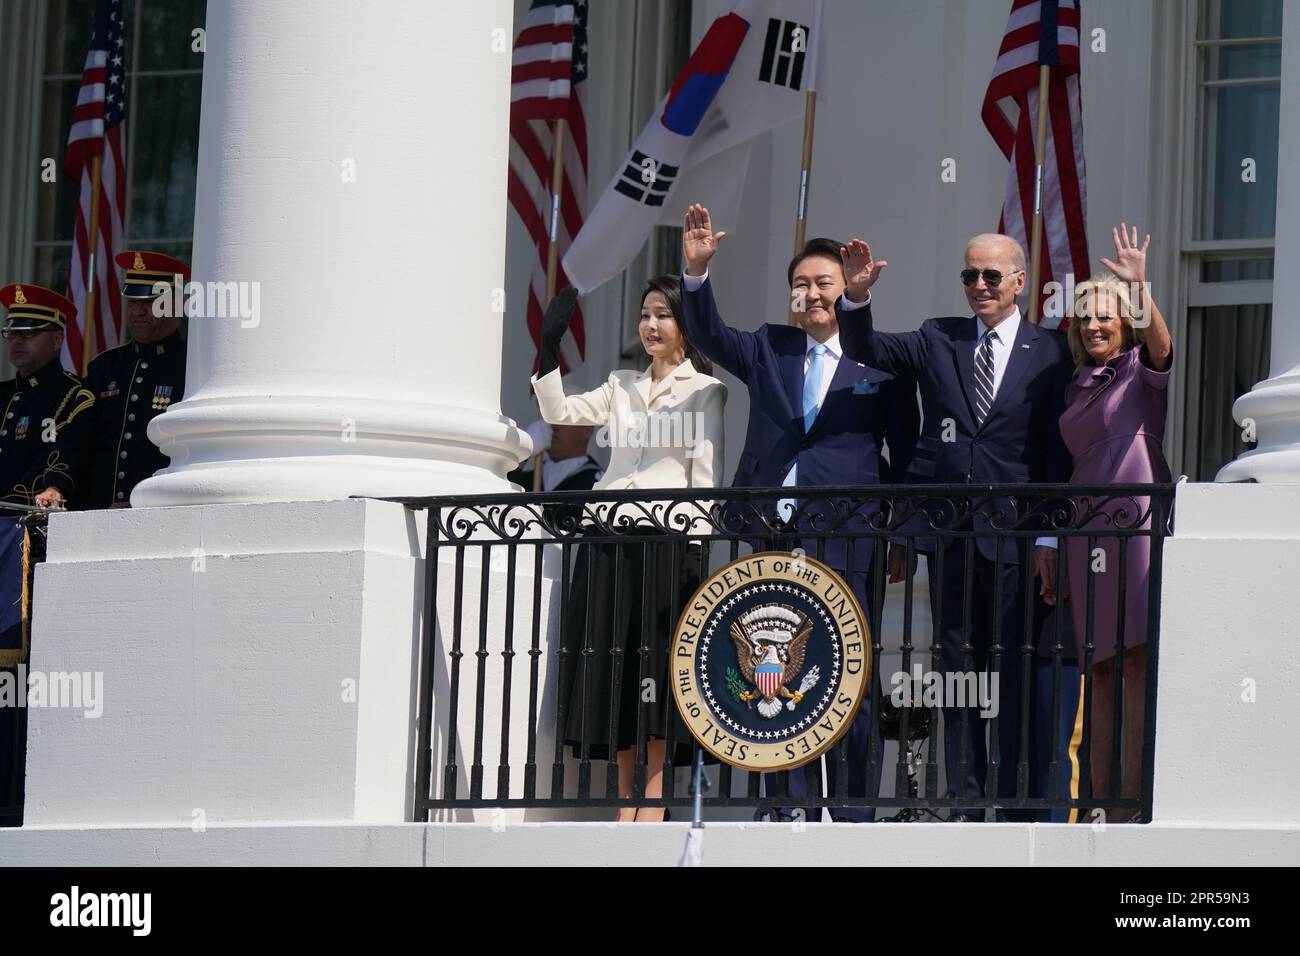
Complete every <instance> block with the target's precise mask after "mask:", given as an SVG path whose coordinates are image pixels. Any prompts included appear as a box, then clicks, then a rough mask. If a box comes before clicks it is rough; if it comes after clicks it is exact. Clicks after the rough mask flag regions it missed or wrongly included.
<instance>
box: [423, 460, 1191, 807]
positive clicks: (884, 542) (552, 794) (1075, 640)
mask: <svg viewBox="0 0 1300 956" xmlns="http://www.w3.org/2000/svg"><path fill="white" fill-rule="evenodd" d="M794 491H797V495H798V497H797V499H794V498H792V497H791V492H794ZM699 495H700V491H699V489H696V490H672V491H670V490H652V491H624V492H556V493H542V494H536V493H525V494H496V495H478V496H470V497H458V498H453V497H442V498H423V499H398V500H400V501H402V502H403V503H404V504H406V505H407V506H408V507H411V508H416V509H426V510H427V514H426V516H425V521H426V528H427V551H426V555H427V560H426V563H425V615H424V631H423V639H422V648H421V662H420V675H419V691H418V693H419V702H418V709H419V740H418V752H417V769H416V777H415V780H414V807H415V818H416V819H417V820H426V819H429V818H430V816H431V815H435V816H437V817H439V818H455V817H456V811H462V810H472V809H477V808H490V807H501V808H545V809H546V810H548V811H549V812H548V813H547V814H546V816H547V817H548V818H552V819H553V818H557V817H561V818H562V817H564V816H565V815H566V814H571V815H574V816H575V817H576V816H582V815H584V814H585V816H584V817H583V818H588V819H589V818H592V817H593V816H594V817H596V818H602V817H603V818H610V817H612V811H613V809H614V808H630V807H638V808H661V807H662V808H685V807H688V806H689V805H690V803H691V794H690V793H689V792H688V790H689V786H688V785H689V774H686V773H678V772H677V771H678V770H679V769H681V767H682V765H683V763H689V762H690V759H691V756H692V755H693V754H694V752H695V749H696V748H697V747H698V745H697V744H696V743H695V742H694V740H693V739H692V738H691V737H690V735H689V734H687V733H685V732H684V731H683V729H682V725H681V724H680V723H679V722H678V721H677V720H676V719H675V718H674V716H673V706H674V705H673V700H672V694H671V692H670V688H669V687H668V686H667V682H668V674H667V667H668V662H667V659H666V651H665V647H666V644H665V642H666V641H667V639H668V637H669V635H668V634H667V633H664V632H665V631H671V629H672V627H673V623H674V622H676V621H677V619H678V615H679V614H680V612H681V610H682V608H683V606H684V602H685V601H686V600H687V599H688V598H689V595H690V592H691V590H692V588H693V586H694V585H695V584H697V583H698V582H699V581H701V580H705V579H707V578H708V577H709V575H710V574H712V573H713V572H714V571H715V570H717V569H718V568H720V567H721V566H723V565H725V564H727V563H728V562H731V561H735V560H736V559H738V558H740V557H742V556H744V555H746V554H751V553H755V552H760V551H779V552H793V553H794V554H796V555H798V554H804V555H806V556H808V557H812V558H815V559H817V560H818V561H821V562H823V563H824V564H826V565H828V566H830V567H832V568H833V569H835V570H836V571H837V572H838V573H839V574H840V575H841V576H842V577H843V579H844V580H845V581H847V582H849V583H850V585H851V587H852V588H853V590H854V591H855V593H857V594H858V596H859V598H860V601H861V604H862V606H863V609H864V611H865V614H866V617H867V619H868V621H869V624H870V633H871V650H872V659H873V661H874V669H873V672H872V679H871V681H870V688H869V695H868V696H869V701H868V703H867V704H866V705H865V710H866V714H867V718H866V721H865V724H864V725H863V726H859V727H855V728H854V730H853V731H852V733H853V734H855V735H857V736H856V738H855V739H854V740H853V741H850V739H849V738H848V737H846V738H843V739H841V740H840V742H839V743H837V744H836V746H835V747H834V748H833V749H832V750H831V751H830V754H829V756H828V757H826V758H825V759H824V760H822V761H819V762H817V763H815V764H813V765H811V766H810V767H808V768H804V769H800V770H793V771H791V772H789V773H762V774H760V773H751V772H746V771H743V770H739V769H736V768H733V767H732V766H730V765H728V764H726V763H725V762H724V763H722V764H721V765H720V766H719V767H718V768H717V769H716V770H713V769H711V770H710V771H709V773H708V781H709V786H708V789H707V791H706V792H705V794H704V797H703V804H704V806H705V807H706V808H731V809H730V811H729V812H730V813H731V814H732V815H733V816H734V815H735V814H737V813H739V814H744V815H745V816H749V815H750V814H751V812H752V815H753V816H755V817H765V816H766V817H777V818H781V817H786V816H792V817H794V818H796V819H797V818H798V817H800V816H804V815H807V814H808V813H818V812H820V809H821V808H831V810H832V813H833V814H834V813H840V812H845V811H852V810H855V809H856V810H858V811H866V810H867V809H868V808H871V809H872V811H874V813H875V814H876V815H877V818H884V817H889V818H892V819H902V820H907V819H918V818H923V817H926V816H934V817H944V816H946V817H948V818H955V819H975V818H980V817H982V818H984V819H1022V820H1023V819H1040V820H1044V819H1054V820H1069V819H1095V818H1097V816H1098V815H1099V814H1101V813H1104V814H1106V815H1107V816H1108V817H1109V818H1110V819H1115V818H1120V819H1128V818H1130V817H1131V818H1134V819H1137V820H1141V819H1150V814H1151V795H1152V778H1153V765H1154V740H1155V731H1156V728H1155V713H1156V711H1155V700H1156V688H1157V670H1158V668H1157V664H1158V650H1159V624H1160V600H1159V597H1160V567H1161V552H1162V546H1163V541H1164V537H1165V535H1166V534H1167V532H1168V530H1169V526H1170V519H1171V507H1172V501H1173V487H1172V486H1171V485H1168V484H1161V485H1090V486H1082V485H1029V484H1016V485H1010V484H1008V485H888V486H870V487H851V486H846V487H818V488H798V489H794V488H759V489H737V488H731V489H716V490H712V489H710V490H709V491H708V497H707V498H706V499H703V500H697V496H699ZM1052 545H1055V549H1054V550H1052V549H1051V546H1052ZM1040 548H1044V549H1045V550H1042V551H1040V550H1039V549H1040ZM1053 554H1054V555H1055V556H1056V560H1055V561H1054V562H1053V561H1051V560H1050V556H1051V555H1053ZM891 559H892V561H893V562H894V564H895V566H896V567H895V570H898V569H899V567H900V566H901V569H902V571H903V573H902V575H901V578H902V580H900V581H897V582H895V583H890V582H889V581H888V578H889V576H890V574H891V568H890V565H891ZM1040 561H1041V562H1042V568H1043V569H1044V570H1045V571H1046V572H1047V574H1048V577H1049V579H1050V580H1049V581H1048V582H1047V585H1046V586H1045V584H1044V582H1043V580H1042V579H1041V577H1039V576H1037V575H1036V574H1035V573H1033V572H1032V571H1026V570H1023V569H1027V568H1032V567H1035V566H1036V564H1037V563H1038V562H1040ZM1017 568H1019V569H1021V570H1017ZM927 590H928V595H927V594H925V593H924V592H925V591H927ZM1044 592H1048V593H1044ZM1052 596H1054V598H1055V603H1054V604H1053V603H1049V598H1051V597H1052ZM1080 602H1082V605H1083V606H1082V607H1080ZM1117 635H1124V639H1123V640H1116V637H1117ZM632 683H634V687H632V688H629V684H632ZM981 688H983V689H985V690H987V691H988V692H987V693H982V692H981ZM963 690H965V691H968V692H970V693H972V694H974V695H975V701H974V702H972V700H971V699H970V698H969V697H967V698H966V699H965V700H961V699H960V692H961V691H963ZM954 693H956V694H957V697H956V698H954V696H953V695H954ZM1139 729H1140V735H1138V734H1136V733H1135V732H1136V731H1138V730H1139ZM863 738H865V739H863ZM945 738H946V741H945ZM620 750H622V751H623V752H624V753H625V754H628V755H629V756H625V757H624V761H625V763H624V766H623V767H622V768H621V769H620V766H619V764H618V762H617V760H616V759H611V758H612V757H614V756H615V755H616V753H617V752H618V751H620ZM981 751H982V753H981ZM828 762H829V764H833V766H830V765H828ZM799 775H802V780H800V779H798V778H799ZM657 777H661V783H660V782H657V781H656V778H657ZM832 778H833V782H832ZM1094 783H1097V784H1099V786H1097V787H1094Z"/></svg>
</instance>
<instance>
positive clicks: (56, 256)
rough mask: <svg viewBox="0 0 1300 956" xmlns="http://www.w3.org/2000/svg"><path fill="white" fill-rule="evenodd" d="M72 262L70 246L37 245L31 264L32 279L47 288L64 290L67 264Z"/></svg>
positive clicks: (66, 279) (66, 287) (66, 280)
mask: <svg viewBox="0 0 1300 956" xmlns="http://www.w3.org/2000/svg"><path fill="white" fill-rule="evenodd" d="M71 262H72V246H71V245H58V246H37V247H36V256H35V260H34V262H33V265H32V281H33V282H35V283H36V284H37V285H43V286H45V287H46V288H47V289H57V290H58V291H59V292H66V291H67V289H68V266H69V265H70V264H71Z"/></svg>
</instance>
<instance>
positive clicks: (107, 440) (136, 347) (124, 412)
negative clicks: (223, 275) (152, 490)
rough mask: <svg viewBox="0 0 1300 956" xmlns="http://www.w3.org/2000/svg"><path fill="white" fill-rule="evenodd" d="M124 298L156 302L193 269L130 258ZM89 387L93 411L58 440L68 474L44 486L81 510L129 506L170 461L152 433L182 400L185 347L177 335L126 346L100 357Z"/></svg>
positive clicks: (126, 256) (151, 256)
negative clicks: (162, 289) (160, 287)
mask: <svg viewBox="0 0 1300 956" xmlns="http://www.w3.org/2000/svg"><path fill="white" fill-rule="evenodd" d="M117 261H118V263H119V264H120V265H122V266H124V267H125V268H126V281H125V282H124V283H123V286H122V295H123V296H124V297H125V298H127V299H132V298H134V299H153V298H155V297H156V295H157V290H156V284H157V283H159V282H162V283H166V284H167V285H168V291H167V292H166V293H165V294H166V295H167V296H171V295H172V284H173V283H178V284H179V283H181V282H183V280H184V279H186V278H188V276H189V266H187V265H186V264H185V263H183V262H181V261H180V260H178V259H173V258H172V257H171V256H165V255H161V254H160V253H149V252H125V253H122V254H121V255H119V256H118V257H117ZM85 387H86V388H87V389H88V390H89V391H90V393H91V394H92V395H93V396H94V400H95V404H94V407H93V408H92V409H91V410H90V412H88V413H87V414H85V415H82V416H79V417H78V419H77V421H76V423H75V424H74V425H73V426H72V427H71V428H69V429H67V430H65V432H64V433H63V434H61V435H60V437H59V442H58V445H59V448H58V450H59V452H60V455H61V458H62V460H63V463H64V464H65V465H66V467H65V468H63V469H60V470H51V471H48V472H47V473H46V475H45V481H46V484H48V485H49V486H51V487H54V488H57V489H58V490H59V491H60V492H61V493H62V494H63V496H64V497H65V498H66V499H67V501H68V506H69V507H70V508H74V509H77V510H84V509H90V508H109V507H113V506H115V505H116V506H122V505H127V504H129V503H130V501H131V490H132V489H133V488H135V486H136V485H137V484H139V483H140V482H141V481H144V479H146V478H148V477H150V476H151V475H153V473H154V472H156V471H158V470H159V469H161V468H166V467H167V466H168V464H169V463H170V459H169V458H168V457H167V456H166V455H164V454H163V453H162V452H161V451H159V450H158V446H157V445H155V444H154V443H153V442H152V441H150V440H149V434H148V425H149V422H151V421H152V420H153V419H155V418H157V417H158V416H159V415H161V414H162V413H163V412H165V411H166V410H167V409H168V408H169V407H171V406H172V405H173V404H175V403H176V402H179V401H180V400H181V398H182V397H183V396H184V394H185V339H184V338H183V337H182V335H181V333H180V332H179V331H175V332H172V333H171V334H170V335H167V336H166V337H165V338H162V339H160V340H159V341H157V342H149V343H146V344H142V343H139V342H127V343H126V344H124V345H119V346H117V347H116V348H111V349H107V350H105V351H104V352H101V353H100V354H99V355H98V356H96V357H95V359H94V360H93V361H92V362H91V363H90V368H89V369H88V370H87V372H86V382H85Z"/></svg>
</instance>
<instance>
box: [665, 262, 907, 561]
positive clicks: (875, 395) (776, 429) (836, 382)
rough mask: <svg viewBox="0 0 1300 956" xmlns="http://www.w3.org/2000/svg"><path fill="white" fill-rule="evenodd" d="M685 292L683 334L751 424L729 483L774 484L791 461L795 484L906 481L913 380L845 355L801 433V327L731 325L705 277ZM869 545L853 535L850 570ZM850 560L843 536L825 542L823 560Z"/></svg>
mask: <svg viewBox="0 0 1300 956" xmlns="http://www.w3.org/2000/svg"><path fill="white" fill-rule="evenodd" d="M682 298H683V306H684V308H683V313H684V314H683V319H684V320H685V325H686V337H687V338H688V339H689V340H690V342H691V343H692V344H693V345H694V346H695V347H696V348H698V349H699V350H700V351H701V352H703V353H704V354H705V355H707V356H708V357H709V358H710V359H712V360H713V362H714V363H715V364H717V365H718V366H719V367H721V368H724V369H726V370H727V371H728V372H730V373H731V374H732V375H734V376H736V378H738V379H739V380H740V381H741V382H743V383H744V384H745V385H746V386H747V387H748V389H749V424H748V427H747V428H746V432H745V447H744V450H743V451H742V452H741V455H740V463H739V465H738V466H737V467H736V475H735V479H734V480H733V482H732V484H733V486H735V487H738V488H751V487H761V486H773V485H780V484H781V482H782V481H784V480H785V476H786V473H787V472H788V471H789V470H790V467H791V466H792V465H793V464H794V463H795V462H796V461H797V462H798V464H799V471H798V474H797V481H798V484H799V485H874V484H880V483H882V482H889V481H893V480H899V481H901V480H902V477H901V476H902V475H903V474H904V473H905V472H906V470H907V465H908V460H909V459H910V457H911V453H912V447H913V445H914V444H915V442H916V438H917V434H918V431H919V423H920V413H919V410H918V408H917V404H916V383H915V380H914V379H912V378H910V377H908V376H906V375H892V374H888V373H886V372H883V371H881V370H880V369H879V368H872V367H869V365H867V364H863V363H861V362H860V361H855V360H854V359H852V358H851V357H850V356H849V355H848V354H847V352H845V353H844V354H843V355H842V356H841V358H840V361H839V364H838V365H837V366H836V369H835V375H834V377H833V378H832V379H831V384H830V388H829V389H828V391H827V393H826V400H825V401H823V402H822V405H821V408H820V409H819V410H818V413H817V417H816V418H815V419H814V420H813V423H812V425H811V426H810V427H809V428H808V430H807V431H806V432H805V431H804V425H803V384H804V361H805V358H806V356H807V348H808V336H807V333H805V332H804V330H803V329H801V328H799V327H798V326H793V325H776V324H772V323H769V324H766V325H764V326H762V327H761V328H759V329H758V330H757V331H753V332H749V331H742V330H740V329H733V328H731V327H729V326H728V325H726V324H725V323H724V322H723V320H722V316H721V315H720V314H719V313H718V307H717V304H716V303H715V302H714V299H713V289H712V286H711V284H710V282H709V281H708V280H707V279H706V280H705V281H704V284H703V285H702V286H700V288H699V289H698V290H697V291H695V292H688V291H686V289H685V286H684V285H683V290H682ZM841 348H843V333H842V332H841ZM886 446H887V447H888V449H889V461H886V460H885V457H884V451H885V448H886ZM891 462H892V466H891ZM791 497H796V496H794V495H791ZM872 547H873V542H872V540H871V539H869V538H864V539H860V540H859V542H858V545H857V547H856V548H855V552H854V558H853V570H855V571H866V570H867V567H868V564H869V562H870V558H871V553H872ZM804 548H805V550H806V551H807V552H808V554H809V555H810V556H815V555H816V544H815V542H813V541H811V540H809V541H807V542H805V543H804ZM846 557H847V555H846V549H845V547H844V542H843V540H842V539H840V540H834V539H831V540H828V541H827V543H826V550H825V554H824V560H825V561H826V563H827V564H829V565H831V566H832V567H835V568H839V569H841V570H843V569H845V568H846V567H847V566H848V565H847V563H846Z"/></svg>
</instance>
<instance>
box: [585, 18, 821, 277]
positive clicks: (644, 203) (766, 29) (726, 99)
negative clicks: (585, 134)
mask: <svg viewBox="0 0 1300 956" xmlns="http://www.w3.org/2000/svg"><path fill="white" fill-rule="evenodd" d="M805 24H806V25H805ZM820 24H821V0H811V2H809V0H731V2H730V3H729V4H728V5H727V7H726V9H725V10H724V11H723V13H722V14H721V15H720V16H719V17H718V18H717V19H716V20H714V21H713V23H712V25H711V26H710V27H709V29H708V31H707V32H706V33H705V35H704V37H703V39H702V40H700V44H699V46H698V47H696V48H695V51H694V52H693V53H692V54H691V58H690V60H689V61H688V62H687V64H686V66H685V67H684V68H683V69H682V71H681V73H680V74H679V75H678V76H677V79H676V81H675V82H674V83H673V86H672V89H671V90H669V92H668V94H667V96H665V97H664V98H663V100H662V101H661V102H660V104H659V108H658V110H656V112H655V115H654V116H653V117H652V118H651V119H650V122H649V123H648V124H647V125H646V127H645V129H643V130H642V131H641V135H640V136H638V137H637V140H636V143H635V144H634V145H633V147H632V149H631V150H630V151H629V152H628V155H627V158H626V159H625V160H624V161H623V163H622V164H620V165H619V167H618V169H617V171H616V172H615V174H614V178H613V179H612V180H611V182H610V184H609V186H608V187H607V188H606V189H605V191H604V193H603V194H602V195H601V197H600V201H599V202H598V203H597V204H596V206H595V208H594V209H593V210H592V211H591V214H590V215H589V216H588V217H587V221H586V224H585V225H584V226H583V227H582V231H581V232H579V233H578V235H577V237H576V238H575V239H574V241H573V244H572V245H571V246H570V247H569V251H568V253H567V254H566V255H565V257H564V271H565V273H566V274H567V275H568V277H569V281H570V282H571V283H572V284H573V285H574V286H575V287H576V288H577V289H578V290H579V291H580V292H583V293H587V292H590V291H591V290H592V289H594V288H596V287H597V286H599V285H600V284H601V283H603V282H605V281H606V280H608V279H611V278H613V277H614V276H616V275H618V274H619V273H621V272H622V271H623V270H624V269H626V268H627V266H628V264H629V263H631V262H632V260H633V259H635V258H636V256H637V254H638V253H639V252H640V251H641V249H642V247H643V246H644V245H645V242H646V240H647V239H648V238H649V237H650V235H651V233H652V232H653V231H654V228H655V226H657V225H677V226H680V225H681V222H682V214H683V213H684V211H685V204H686V203H690V202H698V203H703V204H705V205H707V206H708V207H709V210H710V212H711V213H712V214H713V221H714V222H715V223H719V224H720V228H725V229H728V230H730V231H733V232H734V231H735V224H736V217H737V215H738V212H739V209H740V196H741V190H742V188H743V186H744V181H745V171H746V169H747V167H748V163H749V148H750V145H751V143H752V141H753V139H754V138H755V137H756V136H759V135H760V134H762V133H765V132H767V131H768V130H770V129H773V128H775V127H777V126H781V125H783V124H785V123H790V122H793V121H795V120H798V119H801V118H802V117H803V112H804V107H805V102H806V94H807V92H808V90H810V89H812V88H813V86H814V82H813V81H814V78H815V77H816V75H817V63H816V61H817V48H818V36H819V33H820V29H821V28H820Z"/></svg>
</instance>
